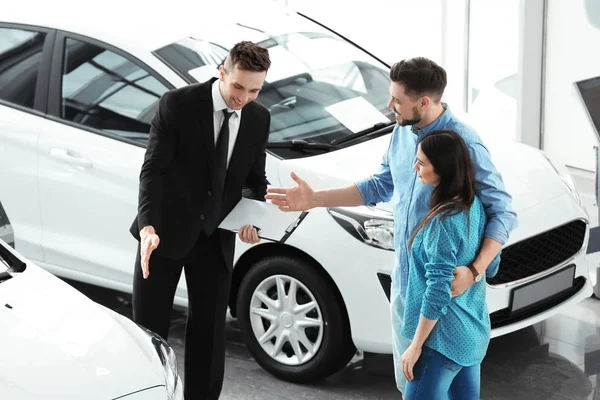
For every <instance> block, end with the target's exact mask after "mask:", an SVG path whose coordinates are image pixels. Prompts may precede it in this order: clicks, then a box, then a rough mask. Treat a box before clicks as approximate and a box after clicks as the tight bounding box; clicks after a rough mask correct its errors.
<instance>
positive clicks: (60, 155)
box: [50, 147, 93, 168]
mask: <svg viewBox="0 0 600 400" xmlns="http://www.w3.org/2000/svg"><path fill="white" fill-rule="evenodd" d="M50 155H51V156H52V157H54V158H57V159H59V160H61V161H64V162H67V163H69V164H72V165H77V166H78V167H83V168H92V165H93V164H92V162H91V161H90V160H88V159H87V158H85V157H81V156H79V155H77V154H75V153H73V152H72V151H70V150H67V149H60V148H57V147H53V148H51V149H50Z"/></svg>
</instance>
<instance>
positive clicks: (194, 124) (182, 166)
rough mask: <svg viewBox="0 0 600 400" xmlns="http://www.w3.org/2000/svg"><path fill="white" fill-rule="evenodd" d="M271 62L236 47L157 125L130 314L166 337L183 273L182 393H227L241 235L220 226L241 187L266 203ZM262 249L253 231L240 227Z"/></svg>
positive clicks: (144, 173)
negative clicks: (228, 336) (228, 329)
mask: <svg viewBox="0 0 600 400" xmlns="http://www.w3.org/2000/svg"><path fill="white" fill-rule="evenodd" d="M270 65H271V61H270V59H269V54H268V51H267V50H266V49H264V48H261V47H259V46H258V45H255V44H253V43H251V42H240V43H238V44H236V45H235V46H234V47H232V48H231V50H230V52H229V55H228V57H227V59H226V61H225V63H224V65H223V66H221V67H220V68H219V72H220V74H219V75H220V77H219V78H218V79H217V78H213V79H211V80H209V81H207V82H204V83H201V84H194V85H189V86H187V87H183V88H180V89H175V90H171V91H169V92H167V93H165V94H164V95H163V96H162V98H161V99H160V103H159V106H158V110H157V112H156V115H155V116H154V119H153V120H152V125H151V128H150V137H149V140H148V148H147V150H146V155H145V159H144V163H143V165H142V170H141V174H140V188H139V199H138V201H139V205H138V214H137V217H136V219H135V221H134V222H133V224H132V226H131V229H130V230H131V233H132V234H133V236H134V237H135V238H136V239H137V240H138V241H139V242H140V244H139V246H138V252H137V258H136V262H135V273H134V280H133V317H134V320H135V321H136V322H138V323H139V324H141V325H142V326H145V327H146V328H148V329H150V330H152V331H154V332H156V333H158V334H159V335H161V336H162V337H163V338H165V339H166V338H167V335H168V333H169V323H170V319H171V309H172V307H173V298H174V295H175V289H176V287H177V283H178V281H179V278H180V275H181V270H182V268H185V278H186V283H187V289H188V305H189V309H188V318H187V326H186V333H185V377H184V392H185V398H186V399H187V400H192V399H193V400H208V399H210V400H212V399H215V400H216V399H218V398H219V394H220V393H221V388H222V386H223V375H224V362H225V318H226V312H227V302H228V299H229V287H230V282H231V271H232V268H233V256H234V247H235V236H236V235H235V234H234V233H232V232H226V231H222V230H219V229H217V226H218V225H219V223H220V221H222V219H223V218H224V217H225V216H226V215H227V214H228V213H229V212H230V211H231V210H232V209H233V207H234V206H235V205H236V204H237V202H238V201H239V200H240V199H241V194H242V189H243V188H246V189H249V190H250V191H251V192H253V197H255V198H256V199H264V196H265V194H266V188H267V180H266V176H265V158H266V154H265V149H266V145H267V139H268V136H269V126H270V121H271V118H270V114H269V112H268V111H267V110H266V109H265V108H263V107H262V106H260V105H259V104H257V103H255V102H253V100H254V99H256V97H257V96H258V93H259V91H260V89H261V87H262V85H263V82H264V80H265V76H266V74H267V70H268V69H269V67H270ZM239 236H240V238H241V240H242V241H244V242H246V243H256V242H258V240H259V239H258V234H257V232H256V229H255V228H254V227H252V226H249V225H245V226H243V227H240V231H239Z"/></svg>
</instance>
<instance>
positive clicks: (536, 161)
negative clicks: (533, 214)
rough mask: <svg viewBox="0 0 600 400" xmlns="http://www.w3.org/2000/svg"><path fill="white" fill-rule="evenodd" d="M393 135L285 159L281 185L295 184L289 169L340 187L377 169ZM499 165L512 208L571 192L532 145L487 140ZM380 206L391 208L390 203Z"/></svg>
mask: <svg viewBox="0 0 600 400" xmlns="http://www.w3.org/2000/svg"><path fill="white" fill-rule="evenodd" d="M390 137H391V136H390V135H385V136H382V137H379V138H376V139H373V140H369V141H367V142H363V143H360V144H357V145H354V146H350V147H347V148H345V149H340V150H336V151H332V152H330V153H325V154H322V155H318V156H313V157H306V158H301V159H292V160H286V161H283V162H282V163H281V164H280V167H279V179H280V184H281V186H283V187H289V186H294V185H295V182H294V181H293V180H292V179H291V178H290V172H292V171H293V172H295V173H296V174H297V175H298V176H300V178H303V179H305V180H306V181H307V182H308V183H309V184H310V185H311V186H312V187H313V188H314V189H330V188H339V187H342V186H344V185H348V184H350V183H352V182H354V181H356V180H358V179H361V178H364V177H368V176H369V175H370V174H372V173H375V172H377V170H378V168H379V165H380V164H381V159H382V156H383V154H384V153H385V151H386V150H387V148H388V146H389V141H390ZM485 143H486V146H487V147H488V149H489V150H490V153H491V155H492V159H493V161H494V164H495V165H496V168H497V169H498V170H499V171H500V173H501V174H502V178H503V180H504V183H505V184H506V188H507V191H508V192H509V193H510V194H511V195H512V197H513V207H514V209H515V210H516V211H522V210H524V209H526V208H529V207H532V206H534V205H536V204H539V203H541V202H544V201H546V200H548V199H551V198H554V197H556V196H559V195H563V194H565V193H568V189H567V187H566V185H564V184H563V182H562V180H561V179H560V177H559V176H558V174H557V173H556V172H555V170H554V168H553V167H552V165H551V164H550V163H549V162H548V161H547V160H546V158H545V157H544V156H543V154H542V153H541V152H540V151H539V150H537V149H534V148H533V147H529V146H526V145H522V144H519V143H514V142H500V141H498V142H492V141H489V140H486V141H485ZM378 207H380V208H383V209H388V210H389V209H390V204H389V203H385V204H379V205H378Z"/></svg>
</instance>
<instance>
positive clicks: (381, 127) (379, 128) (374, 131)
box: [331, 121, 395, 146]
mask: <svg viewBox="0 0 600 400" xmlns="http://www.w3.org/2000/svg"><path fill="white" fill-rule="evenodd" d="M392 125H395V122H391V121H390V122H379V123H377V124H375V125H373V126H372V127H370V128H367V129H365V130H362V131H360V132H356V133H353V134H351V135H348V136H344V137H343V138H340V139H337V140H334V141H333V142H331V145H332V146H337V145H340V144H342V143H346V142H350V141H352V140H356V139H358V138H362V137H365V136H371V135H372V136H376V135H383V134H385V133H388V129H387V128H389V127H390V126H392Z"/></svg>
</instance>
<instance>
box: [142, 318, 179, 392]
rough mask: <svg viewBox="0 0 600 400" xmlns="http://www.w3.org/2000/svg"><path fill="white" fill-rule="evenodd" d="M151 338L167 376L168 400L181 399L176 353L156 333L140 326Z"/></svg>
mask: <svg viewBox="0 0 600 400" xmlns="http://www.w3.org/2000/svg"><path fill="white" fill-rule="evenodd" d="M140 327H141V328H142V329H143V330H144V331H145V332H146V333H147V334H148V336H149V337H150V342H151V343H152V346H153V347H154V350H156V353H157V354H158V359H159V360H160V363H161V364H162V367H163V370H164V374H165V389H166V391H167V400H176V399H178V398H179V394H178V390H177V389H179V388H178V387H177V382H178V381H179V373H178V371H177V357H176V356H175V351H174V350H173V348H171V346H169V344H168V343H167V342H166V341H165V340H164V339H163V338H162V337H160V336H159V335H157V334H156V333H154V332H152V331H149V330H148V329H145V328H144V327H142V326H140Z"/></svg>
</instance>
